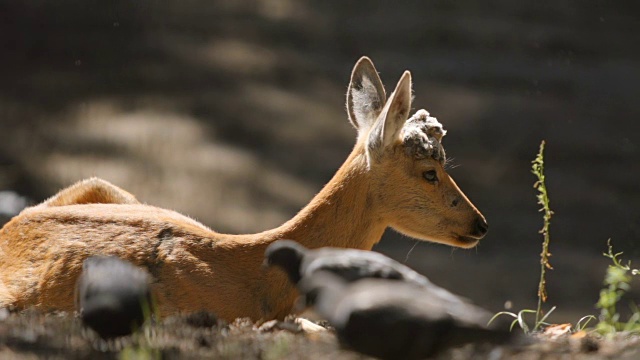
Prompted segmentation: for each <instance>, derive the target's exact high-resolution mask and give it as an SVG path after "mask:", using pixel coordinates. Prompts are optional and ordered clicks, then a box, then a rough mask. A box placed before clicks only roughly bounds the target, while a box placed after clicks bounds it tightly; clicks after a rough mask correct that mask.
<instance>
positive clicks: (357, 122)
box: [347, 56, 387, 134]
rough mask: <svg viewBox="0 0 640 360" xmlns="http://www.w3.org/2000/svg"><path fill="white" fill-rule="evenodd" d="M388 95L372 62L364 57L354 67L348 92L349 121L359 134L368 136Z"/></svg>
mask: <svg viewBox="0 0 640 360" xmlns="http://www.w3.org/2000/svg"><path fill="white" fill-rule="evenodd" d="M386 100H387V95H386V94H385V92H384V87H383V86H382V81H381V80H380V77H379V76H378V72H377V71H376V68H375V67H374V66H373V63H372V62H371V60H370V59H369V58H368V57H366V56H363V57H361V58H360V60H358V62H357V63H356V65H355V66H354V67H353V72H352V73H351V82H350V83H349V89H348V90H347V111H348V113H349V121H351V124H352V125H353V126H354V127H355V128H356V129H358V133H360V134H367V133H368V132H369V129H370V128H371V127H372V126H373V124H374V123H375V122H376V119H377V118H378V115H380V112H381V111H382V108H383V106H384V103H385V101H386Z"/></svg>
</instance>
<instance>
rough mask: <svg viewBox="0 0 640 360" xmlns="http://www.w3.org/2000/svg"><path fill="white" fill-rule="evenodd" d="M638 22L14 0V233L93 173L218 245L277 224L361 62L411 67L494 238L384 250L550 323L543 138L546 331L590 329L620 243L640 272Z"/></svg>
mask: <svg viewBox="0 0 640 360" xmlns="http://www.w3.org/2000/svg"><path fill="white" fill-rule="evenodd" d="M639 8H640V6H638V5H637V2H635V1H631V0H619V1H613V2H612V1H604V0H593V1H581V0H561V1H554V2H542V3H541V2H521V1H520V2H514V1H509V0H496V1H489V2H482V3H478V2H476V1H470V0H462V1H450V0H447V1H444V0H443V1H411V2H390V1H383V0H378V1H367V2H360V1H341V0H325V1H310V0H253V1H249V0H244V1H241V0H237V1H204V0H183V1H180V2H178V1H175V2H172V1H151V0H136V1H133V0H129V1H125V0H115V1H86V0H83V1H79V0H77V1H75V0H65V1H37V0H24V1H1V2H0V220H1V222H2V223H4V222H5V221H7V220H8V219H10V218H11V216H13V215H14V214H15V213H17V212H18V211H20V209H21V208H22V207H24V206H26V205H27V204H33V203H37V202H40V201H42V200H43V199H45V198H47V197H49V196H51V195H53V194H54V193H55V192H56V191H57V190H59V189H60V188H63V187H65V186H68V185H70V184H72V183H74V182H76V181H78V180H80V179H82V178H86V177H89V176H99V177H102V178H104V179H106V180H108V181H111V182H113V183H114V184H116V185H118V186H120V187H122V188H124V189H126V190H128V191H129V192H131V193H133V194H134V195H136V196H137V197H138V199H140V200H141V201H143V202H146V203H149V204H153V205H157V206H161V207H165V208H170V209H174V210H177V211H179V212H181V213H184V214H187V215H189V216H192V217H194V218H196V219H198V220H200V221H201V222H203V223H205V224H206V225H208V226H210V227H212V228H213V229H215V230H217V231H219V232H230V233H247V232H258V231H261V230H265V229H268V228H272V227H275V226H277V225H279V224H281V223H282V222H284V221H285V220H287V219H289V218H290V217H292V216H293V215H294V214H295V213H296V212H297V211H298V210H299V209H300V208H301V207H303V206H304V205H305V204H306V203H307V202H308V201H309V200H310V199H311V198H312V197H313V195H314V194H315V193H316V192H318V191H319V190H320V189H321V187H322V186H323V184H325V183H326V182H327V181H328V180H329V179H330V178H331V177H332V175H333V174H334V172H335V171H336V170H337V169H338V167H339V166H340V165H341V164H342V162H343V161H344V160H345V159H346V157H347V155H348V154H349V152H350V150H351V148H352V146H353V144H354V142H355V136H356V132H355V130H354V129H353V128H352V127H351V125H350V124H349V122H348V120H347V115H346V113H345V109H344V96H345V93H346V89H347V84H348V81H349V75H350V72H351V69H352V67H353V65H354V63H355V62H356V60H357V59H358V58H359V57H360V56H362V55H367V56H369V57H371V58H372V59H373V61H374V63H375V65H376V67H377V69H378V71H380V75H381V78H382V80H383V82H384V83H385V85H386V89H387V91H388V92H390V91H392V90H393V88H394V87H395V84H396V82H397V80H398V79H399V77H400V75H401V74H402V72H403V71H404V70H406V69H408V70H411V72H412V74H413V79H414V91H415V102H414V108H415V109H416V110H417V109H420V108H426V109H428V110H429V111H430V112H431V114H432V115H433V116H436V117H437V118H438V119H439V120H440V121H441V122H442V123H443V124H444V126H445V128H446V129H447V130H448V131H449V132H448V135H447V137H446V138H445V139H444V144H445V147H446V149H447V154H448V155H449V157H452V158H454V159H455V160H454V167H453V168H452V169H451V170H450V174H451V175H452V176H453V177H454V178H455V179H456V181H457V182H458V185H460V187H461V188H462V190H463V191H464V192H465V193H466V194H467V195H468V196H469V198H470V199H471V200H472V201H473V202H474V203H475V205H476V206H477V207H478V208H479V209H480V210H481V211H482V212H483V213H484V215H485V216H486V218H487V220H488V222H489V224H490V231H489V234H488V236H487V237H486V238H485V239H484V240H483V241H482V242H481V243H480V245H479V246H478V247H477V248H476V249H472V250H454V249H451V248H449V247H446V246H443V245H435V244H429V243H416V242H415V241H414V240H411V239H409V238H406V237H403V236H401V235H398V234H397V233H395V232H393V231H392V230H388V231H387V233H386V234H385V236H384V238H383V240H382V242H381V243H380V244H379V245H378V246H376V248H375V250H378V251H381V252H384V253H386V254H389V255H391V256H392V257H394V258H396V259H398V260H400V261H403V262H404V261H406V262H407V264H409V265H411V266H413V267H415V268H416V269H418V270H419V271H421V272H422V273H424V274H426V275H428V276H429V277H430V278H431V279H432V280H433V281H434V282H436V283H438V284H440V285H442V286H445V287H447V288H449V289H451V290H452V291H454V292H456V293H459V294H462V295H465V296H468V297H470V298H472V299H473V300H474V301H476V302H478V303H480V304H482V305H484V306H486V307H488V308H490V309H491V310H493V311H498V310H501V309H503V306H504V304H505V302H507V301H510V302H511V303H512V304H513V309H514V310H520V309H522V308H535V303H536V299H537V298H536V291H537V284H538V277H539V253H540V249H541V240H542V237H541V235H540V234H538V230H539V229H540V228H541V226H542V218H541V214H540V213H538V208H539V206H538V205H537V204H536V198H535V190H534V189H533V186H532V185H533V183H534V181H535V179H534V176H533V175H532V174H531V172H530V167H531V160H533V158H534V157H535V154H536V152H537V151H538V146H539V144H540V141H541V140H543V139H544V140H546V141H547V149H546V163H545V165H546V174H547V185H548V189H549V194H550V197H551V207H552V209H553V210H554V211H555V216H554V217H553V219H552V224H551V246H550V250H551V252H552V254H553V257H552V258H551V264H552V265H553V266H554V270H553V271H551V272H550V273H548V275H547V279H548V280H547V286H548V293H549V300H548V307H550V306H552V305H557V306H558V310H557V312H556V315H554V316H555V317H552V321H555V322H559V321H574V322H575V321H577V319H578V318H579V317H581V316H583V315H587V314H595V313H597V311H596V310H595V309H594V306H593V305H594V303H595V302H596V301H597V298H598V292H599V289H600V288H601V287H602V280H603V276H604V273H605V270H606V266H607V264H608V263H609V261H608V260H607V259H606V258H604V257H603V256H602V252H603V251H605V250H606V243H607V239H609V238H611V239H612V242H613V244H614V248H615V250H616V251H624V252H625V254H624V257H625V258H626V259H638V258H640V246H639V245H638V240H639V238H640V191H639V187H638V184H639V183H640V166H638V158H639V156H640V149H639V146H640V143H639V142H640V139H639V135H640V130H638V129H640V127H638V125H637V122H638V120H639V119H640V102H639V101H638V96H639V95H640V87H639V86H638V84H640V46H638V45H639V44H638V39H637V38H638V34H639V33H638V30H639V29H640V28H639V25H640V11H639V10H640V9H639ZM634 124H635V125H634ZM633 129H635V130H633ZM636 264H637V265H640V262H636ZM632 265H633V264H632ZM636 288H638V286H636ZM637 294H638V292H637V291H636V292H635V293H634V294H632V295H633V296H636V297H637ZM625 306H626V305H625Z"/></svg>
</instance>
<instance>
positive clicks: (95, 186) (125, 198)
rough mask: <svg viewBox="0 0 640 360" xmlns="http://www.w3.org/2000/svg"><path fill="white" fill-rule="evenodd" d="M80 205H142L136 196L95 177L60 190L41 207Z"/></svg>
mask: <svg viewBox="0 0 640 360" xmlns="http://www.w3.org/2000/svg"><path fill="white" fill-rule="evenodd" d="M79 204H140V202H139V201H138V200H137V199H136V198H135V196H133V195H131V194H129V193H128V192H126V191H124V190H122V189H121V188H119V187H117V186H115V185H113V184H111V183H110V182H108V181H105V180H102V179H98V178H95V177H92V178H89V179H86V180H82V181H80V182H77V183H75V184H73V185H71V186H69V187H68V188H65V189H62V190H60V191H59V192H58V193H57V194H56V195H54V196H52V197H51V198H49V199H48V200H46V201H45V202H43V203H42V204H40V205H38V206H40V207H54V206H65V205H79Z"/></svg>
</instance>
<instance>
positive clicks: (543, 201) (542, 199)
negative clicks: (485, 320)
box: [489, 140, 588, 334]
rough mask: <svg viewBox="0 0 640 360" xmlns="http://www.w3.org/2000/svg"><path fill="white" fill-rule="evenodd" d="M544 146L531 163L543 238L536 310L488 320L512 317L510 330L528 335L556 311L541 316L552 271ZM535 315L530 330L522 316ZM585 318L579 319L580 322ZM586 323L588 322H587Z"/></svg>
mask: <svg viewBox="0 0 640 360" xmlns="http://www.w3.org/2000/svg"><path fill="white" fill-rule="evenodd" d="M544 146H545V142H544V140H542V142H541V143H540V149H539V150H538V154H537V155H536V158H535V159H534V160H533V161H532V162H531V164H532V165H531V172H532V173H533V174H534V175H535V176H536V178H537V180H536V182H535V183H534V184H533V187H534V188H535V189H536V190H537V191H538V194H537V195H536V198H537V199H538V204H539V205H540V206H541V208H540V212H542V213H543V215H542V221H543V226H542V229H540V233H541V234H542V236H543V241H542V252H541V253H540V281H539V283H538V308H537V309H536V310H530V309H524V310H521V311H520V312H518V313H513V312H509V311H502V312H499V313H497V314H495V315H494V316H493V317H492V318H491V320H489V324H490V323H491V322H492V321H493V320H495V319H496V318H497V317H498V316H501V315H507V316H511V317H513V318H514V319H515V320H514V321H513V322H512V323H511V329H513V327H514V326H515V324H518V325H520V328H521V329H522V330H523V331H524V332H525V333H526V334H528V333H529V332H531V331H537V330H538V329H540V327H542V325H549V324H548V323H546V322H545V320H546V319H547V317H549V315H550V314H551V313H552V312H553V311H554V310H555V309H556V307H555V306H554V307H552V308H551V309H550V310H549V311H548V312H547V313H546V314H544V315H543V314H542V303H543V302H546V301H547V289H546V283H547V282H546V278H545V275H546V270H547V269H549V270H552V269H553V268H552V267H551V264H550V263H549V257H550V256H551V253H550V252H549V243H550V241H551V237H550V235H549V226H550V224H551V216H552V215H553V211H551V208H550V207H549V194H548V192H547V185H546V183H545V176H544ZM533 313H535V314H536V318H535V322H534V325H533V329H532V330H530V328H529V326H528V325H527V323H526V321H525V319H524V314H533ZM583 319H585V318H582V319H580V321H582V320H583ZM587 322H588V321H587Z"/></svg>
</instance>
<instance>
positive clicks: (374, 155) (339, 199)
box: [0, 57, 487, 320]
mask: <svg viewBox="0 0 640 360" xmlns="http://www.w3.org/2000/svg"><path fill="white" fill-rule="evenodd" d="M411 91H412V90H411V74H410V73H409V72H408V71H405V73H404V74H403V75H402V77H401V78H400V81H399V82H398V84H397V86H396V89H395V91H394V92H393V93H392V94H391V96H390V97H389V99H387V98H386V94H385V91H384V88H383V86H382V82H381V81H380V78H379V77H378V74H377V72H376V69H375V68H374V66H373V64H372V63H371V61H370V60H369V59H368V58H366V57H363V58H361V59H360V60H359V61H358V63H357V64H356V65H355V67H354V69H353V73H352V75H351V83H350V84H349V89H348V92H347V110H348V113H349V120H350V121H351V123H352V124H353V126H354V127H355V128H356V129H357V130H358V140H357V142H356V145H355V147H354V149H353V151H352V153H351V155H349V157H348V159H347V160H346V162H345V163H344V164H343V165H342V167H341V168H340V169H339V170H338V172H337V173H336V175H335V176H334V177H333V179H331V181H329V183H328V184H327V185H326V186H325V187H324V188H323V189H322V191H320V193H318V194H317V195H316V196H315V198H314V199H313V200H312V201H311V202H310V203H309V204H308V205H307V206H306V207H304V208H303V209H302V210H301V211H300V212H299V213H298V214H297V215H296V216H295V217H293V219H291V220H289V221H287V222H286V223H284V224H283V225H281V226H280V227H278V228H275V229H273V230H268V231H265V232H262V233H258V234H251V235H227V234H219V233H216V232H214V231H212V230H210V229H209V228H208V227H206V226H204V225H202V224H200V223H198V222H196V221H195V220H192V219H190V218H188V217H186V216H183V215H181V214H178V213H176V212H174V211H170V210H165V209H161V208H157V207H153V206H149V205H143V204H140V203H139V202H138V201H137V200H136V199H135V197H134V196H133V195H131V194H129V193H127V192H125V191H123V190H122V189H120V188H118V187H116V186H114V185H111V184H110V183H108V182H106V181H103V180H100V179H95V178H93V179H88V180H84V181H82V182H79V183H77V184H75V185H73V186H71V187H69V188H67V189H64V190H62V191H60V192H59V193H58V194H57V195H55V196H54V197H53V198H51V199H49V200H47V201H45V202H44V203H42V204H40V205H37V206H34V207H31V208H28V209H25V210H24V211H22V213H20V214H19V215H17V216H16V217H14V218H13V219H12V220H11V221H10V222H9V223H7V224H6V225H5V226H4V227H3V228H2V230H0V307H3V306H4V307H13V308H17V309H22V308H25V307H30V306H33V307H36V308H38V309H41V310H45V311H49V310H66V311H72V310H74V296H73V289H74V286H75V284H76V280H77V278H78V276H79V275H80V273H81V271H82V263H83V261H84V260H85V259H86V258H87V257H89V256H91V255H115V256H118V257H120V258H122V259H124V260H127V261H130V262H132V263H134V264H137V265H138V266H142V267H146V268H148V270H149V272H150V273H151V275H153V278H154V283H153V284H152V288H153V292H154V294H155V296H156V299H157V303H158V307H159V309H158V310H159V312H160V313H161V314H170V313H175V312H179V311H197V310H201V309H204V310H209V311H212V312H214V313H216V314H217V315H218V316H219V317H220V318H223V319H226V320H232V319H235V318H237V317H250V318H252V319H255V320H257V319H264V320H268V319H274V318H282V317H284V316H286V315H287V314H288V313H289V312H290V311H291V308H292V305H293V304H294V301H295V297H296V291H295V289H294V287H293V286H292V285H290V284H289V281H288V280H287V278H286V276H285V274H284V273H283V272H281V271H280V270H274V269H269V270H265V269H263V268H262V267H261V264H262V259H263V254H264V251H265V248H266V247H267V246H268V245H269V244H270V243H272V242H274V241H275V240H278V239H282V238H285V239H293V240H296V241H298V242H299V243H301V244H303V245H304V246H306V247H308V248H318V247H322V246H333V247H344V248H356V249H366V250H370V249H371V248H372V247H373V245H375V244H376V243H377V242H378V241H380V238H381V236H382V233H383V232H384V231H385V229H386V228H387V227H388V226H391V227H393V228H395V229H396V230H398V231H400V232H402V233H404V234H407V235H409V236H412V237H414V238H417V239H421V240H426V241H434V242H439V243H444V244H449V245H452V246H458V247H463V248H470V247H473V246H475V245H476V244H477V242H478V241H479V240H480V239H481V238H482V237H483V236H484V235H485V233H486V232H487V223H486V222H485V219H484V217H483V216H482V214H480V212H479V211H478V210H477V209H476V208H475V207H474V206H473V204H472V203H471V202H470V201H469V200H468V199H467V197H466V196H465V195H464V194H463V193H462V192H461V191H460V189H459V188H458V187H457V186H456V184H455V183H454V181H453V179H451V177H449V175H448V174H447V173H446V172H445V170H444V168H443V165H444V161H445V156H444V150H443V148H442V145H441V143H440V141H441V139H442V136H443V135H444V133H445V131H444V130H443V129H442V125H440V123H439V122H438V121H437V120H436V119H435V118H432V117H430V116H428V113H427V112H426V111H425V110H420V111H418V112H417V113H416V114H415V115H414V116H413V117H412V118H410V119H409V120H407V118H408V117H409V112H410V109H411V100H412V94H411Z"/></svg>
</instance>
